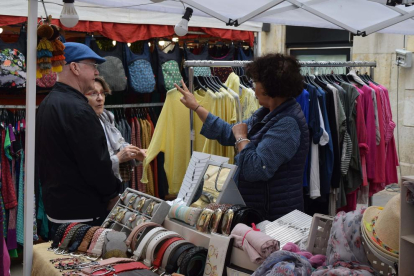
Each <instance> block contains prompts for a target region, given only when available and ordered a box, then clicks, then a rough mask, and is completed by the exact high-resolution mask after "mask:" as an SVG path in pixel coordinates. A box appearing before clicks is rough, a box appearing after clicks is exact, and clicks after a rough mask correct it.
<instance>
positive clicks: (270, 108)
mask: <svg viewBox="0 0 414 276" xmlns="http://www.w3.org/2000/svg"><path fill="white" fill-rule="evenodd" d="M246 74H247V76H249V77H250V78H252V79H253V81H254V84H255V94H256V98H257V99H258V101H259V104H260V105H261V106H262V107H261V108H260V109H259V110H257V111H256V112H255V113H254V114H253V115H252V116H251V117H250V118H249V119H247V120H245V121H244V122H243V123H240V124H235V125H230V124H228V123H226V122H225V121H223V120H222V119H220V118H218V117H217V116H214V115H213V114H211V113H209V111H208V110H206V109H204V108H203V107H202V106H200V105H199V104H198V103H197V101H196V100H195V98H194V96H193V95H192V94H191V93H190V92H189V91H188V89H187V87H186V86H185V84H184V82H182V83H181V84H182V86H183V88H180V87H178V86H177V85H176V88H177V89H178V90H179V91H180V92H181V93H182V94H183V97H182V98H181V102H182V103H183V104H184V105H185V106H186V107H188V108H190V109H192V110H194V111H195V112H196V113H197V115H198V116H199V117H200V119H201V121H203V123H204V124H203V128H202V129H201V134H202V135H204V136H205V137H207V138H208V139H214V140H217V141H219V143H220V144H222V145H224V146H231V145H235V148H236V150H237V152H238V154H237V156H236V158H235V160H236V164H237V166H238V167H239V170H238V173H237V175H236V178H237V179H236V180H237V182H238V187H239V190H240V193H241V195H242V196H243V199H244V201H245V203H246V205H247V206H250V207H253V208H255V209H257V210H258V211H260V212H261V213H262V214H264V216H265V218H266V219H267V220H270V221H273V220H275V219H278V218H279V217H282V216H284V215H286V214H287V213H289V212H291V211H293V210H295V209H297V210H300V211H303V208H304V206H303V204H304V203H303V188H302V182H303V172H304V168H305V162H306V157H307V154H308V151H309V130H308V126H307V124H306V119H305V116H304V114H303V112H302V109H301V107H300V105H299V104H298V103H297V102H296V100H295V98H296V97H297V96H298V95H300V94H301V93H302V91H303V87H304V83H303V78H302V75H301V74H300V64H299V62H298V61H297V60H296V59H295V58H293V57H290V56H285V55H282V54H268V55H265V56H263V57H259V58H257V59H256V60H255V61H254V62H252V63H249V64H248V65H247V66H246Z"/></svg>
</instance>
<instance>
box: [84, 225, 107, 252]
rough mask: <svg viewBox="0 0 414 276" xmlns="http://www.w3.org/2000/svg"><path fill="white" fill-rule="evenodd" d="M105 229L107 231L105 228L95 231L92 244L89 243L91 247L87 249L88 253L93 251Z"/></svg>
mask: <svg viewBox="0 0 414 276" xmlns="http://www.w3.org/2000/svg"><path fill="white" fill-rule="evenodd" d="M103 231H105V228H99V229H98V230H96V231H95V234H94V235H93V238H92V241H91V244H90V245H89V248H88V251H87V252H88V253H92V250H93V248H94V247H95V244H96V242H97V241H98V238H99V236H100V235H101V234H102V232H103Z"/></svg>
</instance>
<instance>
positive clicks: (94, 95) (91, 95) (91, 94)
mask: <svg viewBox="0 0 414 276" xmlns="http://www.w3.org/2000/svg"><path fill="white" fill-rule="evenodd" d="M99 95H101V96H102V98H105V97H106V96H108V95H109V94H108V93H104V92H101V93H98V92H93V93H88V94H86V96H88V97H92V98H98V96H99Z"/></svg>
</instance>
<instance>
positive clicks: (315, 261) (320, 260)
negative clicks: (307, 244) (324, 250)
mask: <svg viewBox="0 0 414 276" xmlns="http://www.w3.org/2000/svg"><path fill="white" fill-rule="evenodd" d="M282 250H285V251H289V252H293V253H296V254H298V255H301V256H303V257H305V258H306V259H308V260H309V262H310V264H311V265H312V266H313V267H314V268H317V267H320V266H322V265H325V264H324V263H325V261H326V256H325V255H320V254H318V255H312V253H310V252H308V251H300V248H299V246H297V245H296V244H294V243H292V242H288V243H287V244H285V246H283V248H282Z"/></svg>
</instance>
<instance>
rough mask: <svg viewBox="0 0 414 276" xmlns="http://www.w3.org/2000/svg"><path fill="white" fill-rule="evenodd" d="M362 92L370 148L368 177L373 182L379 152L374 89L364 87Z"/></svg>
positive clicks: (367, 155) (367, 157)
mask: <svg viewBox="0 0 414 276" xmlns="http://www.w3.org/2000/svg"><path fill="white" fill-rule="evenodd" d="M360 90H361V91H362V92H363V94H362V95H363V98H364V102H363V104H364V106H363V110H364V118H365V126H366V128H367V129H366V132H367V145H368V148H369V151H368V153H367V154H366V163H367V177H368V179H369V180H372V179H374V176H375V157H376V152H377V144H376V129H375V110H374V102H373V101H372V89H371V88H370V87H368V86H366V85H364V86H363V87H361V88H360Z"/></svg>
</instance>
